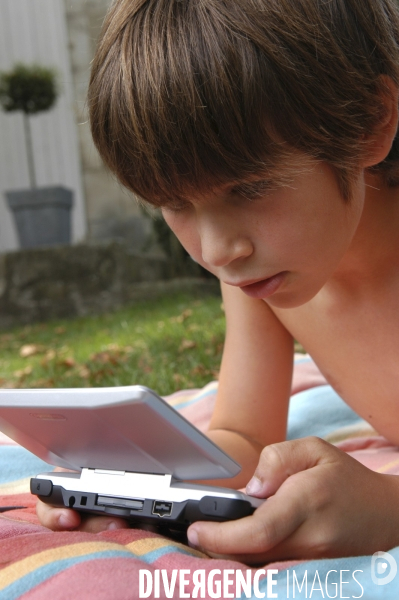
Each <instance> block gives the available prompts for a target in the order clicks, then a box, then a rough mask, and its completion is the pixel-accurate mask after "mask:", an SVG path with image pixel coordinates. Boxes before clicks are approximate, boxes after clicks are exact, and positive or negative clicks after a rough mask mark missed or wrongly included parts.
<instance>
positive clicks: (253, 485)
mask: <svg viewBox="0 0 399 600" xmlns="http://www.w3.org/2000/svg"><path fill="white" fill-rule="evenodd" d="M262 488H263V486H262V482H261V480H260V479H258V478H257V477H252V479H251V481H250V482H249V483H248V484H247V487H246V490H245V491H246V492H247V494H248V495H249V496H256V495H257V494H260V493H261V492H262Z"/></svg>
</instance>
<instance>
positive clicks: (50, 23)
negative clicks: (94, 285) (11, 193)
mask: <svg viewBox="0 0 399 600" xmlns="http://www.w3.org/2000/svg"><path fill="white" fill-rule="evenodd" d="M16 62H24V63H27V64H32V63H34V62H35V63H39V64H41V65H43V66H49V67H55V68H56V69H57V71H58V73H59V83H60V86H61V95H60V97H59V98H58V101H57V104H56V106H55V108H53V109H52V110H51V111H49V112H47V113H42V114H40V113H39V114H38V115H35V116H33V117H31V125H32V138H33V147H34V154H35V166H36V180H37V185H38V186H41V185H64V186H65V187H68V188H70V189H72V190H73V191H74V196H75V198H74V200H75V202H74V208H73V211H72V238H73V242H78V241H80V240H82V239H83V238H84V237H85V234H86V215H85V202H84V197H83V188H82V178H81V172H80V168H81V167H80V156H79V143H78V135H77V126H78V125H77V123H76V115H75V110H76V106H75V103H74V95H73V84H72V75H71V66H70V61H69V51H68V37H67V31H66V21H65V14H64V3H63V0H0V70H2V71H4V70H8V69H10V68H12V67H13V65H14V64H15V63H16ZM28 186H29V177H28V165H27V158H26V149H25V140H24V131H23V122H22V115H21V114H20V113H5V112H4V111H2V110H0V252H5V251H8V250H14V249H17V248H18V241H17V236H16V231H15V227H14V223H13V220H12V216H11V214H10V212H9V209H8V207H7V206H6V202H5V199H4V191H5V190H13V189H22V188H26V187H28Z"/></svg>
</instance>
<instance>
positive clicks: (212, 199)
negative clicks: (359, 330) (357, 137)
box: [163, 160, 364, 308]
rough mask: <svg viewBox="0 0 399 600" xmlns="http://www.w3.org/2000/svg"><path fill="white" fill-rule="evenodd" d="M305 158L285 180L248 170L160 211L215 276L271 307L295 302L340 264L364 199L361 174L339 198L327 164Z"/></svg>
mask: <svg viewBox="0 0 399 600" xmlns="http://www.w3.org/2000/svg"><path fill="white" fill-rule="evenodd" d="M307 164H308V165H309V166H308V168H306V170H305V171H304V172H303V173H302V174H299V175H296V176H295V177H294V178H293V179H292V184H290V186H289V187H288V186H285V187H279V188H277V187H274V188H273V184H272V183H271V185H270V184H269V183H268V182H265V180H264V178H263V179H262V177H259V178H253V181H251V182H241V183H240V184H237V183H234V184H232V185H231V186H226V187H224V188H223V189H219V190H216V191H214V192H212V193H210V194H207V195H206V196H201V197H195V198H191V199H190V201H189V202H187V203H186V204H184V205H182V206H181V208H180V207H179V209H178V210H171V209H166V208H165V209H163V215H164V217H165V220H166V222H167V223H168V225H169V226H170V227H171V229H172V230H173V231H174V233H175V234H176V236H177V237H178V238H179V240H180V242H181V243H182V245H183V246H184V247H185V248H186V250H187V252H188V253H189V254H190V255H191V256H192V257H193V258H194V259H195V260H196V261H197V262H198V263H199V264H201V265H202V266H203V267H205V268H206V269H208V270H209V271H210V272H211V273H213V274H214V275H216V276H217V277H218V278H219V279H220V280H221V281H224V282H225V283H227V284H230V285H234V286H238V287H240V288H242V290H243V291H244V292H245V293H247V294H248V295H250V296H252V297H255V298H267V299H268V302H269V303H270V304H271V305H273V306H276V307H280V308H289V307H291V308H292V307H295V306H299V305H301V304H303V303H305V302H307V301H309V300H310V299H311V298H312V297H313V296H315V295H316V294H317V292H318V291H319V290H320V289H321V288H322V287H323V285H324V284H325V283H326V282H327V280H328V279H329V278H330V277H331V275H332V274H333V273H334V272H335V271H336V270H337V268H338V267H339V266H340V263H341V260H342V258H343V256H344V255H345V254H346V252H347V250H348V248H349V247H350V245H351V242H352V240H353V237H354V234H355V232H356V229H357V227H358V224H359V221H360V217H361V214H362V209H363V203H364V183H363V177H361V176H359V178H358V181H357V182H356V183H355V184H354V187H353V197H352V199H351V200H350V202H349V203H345V202H344V200H343V199H342V197H341V195H340V191H339V188H338V183H337V180H336V178H335V176H334V173H333V171H332V169H331V168H330V167H329V166H328V165H326V164H325V163H320V162H316V161H312V162H310V164H309V160H308V161H307ZM255 182H256V183H255ZM268 187H269V191H268V189H267V188H268Z"/></svg>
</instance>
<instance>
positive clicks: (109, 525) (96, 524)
mask: <svg viewBox="0 0 399 600" xmlns="http://www.w3.org/2000/svg"><path fill="white" fill-rule="evenodd" d="M36 513H37V516H38V517H39V520H40V522H41V524H42V525H44V527H48V528H49V529H52V530H53V531H66V530H73V529H79V531H85V532H87V533H100V532H101V531H107V530H111V529H125V528H126V527H128V524H127V522H126V521H125V520H124V519H119V518H118V517H95V516H91V515H87V516H82V515H80V514H79V513H78V512H76V511H75V510H70V509H68V508H54V507H52V506H49V505H48V504H45V503H44V502H41V501H40V500H39V501H38V502H37V504H36Z"/></svg>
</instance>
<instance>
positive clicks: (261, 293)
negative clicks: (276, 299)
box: [239, 271, 287, 299]
mask: <svg viewBox="0 0 399 600" xmlns="http://www.w3.org/2000/svg"><path fill="white" fill-rule="evenodd" d="M286 274H287V272H286V271H281V273H276V275H273V276H272V277H268V278H267V279H261V280H260V281H256V282H255V283H250V284H248V285H243V286H239V287H240V289H241V290H242V291H243V292H244V294H247V296H250V297H251V298H258V299H264V298H268V297H269V296H271V295H272V294H274V292H276V291H277V289H278V288H279V287H280V285H281V284H282V283H283V279H284V277H285V276H286Z"/></svg>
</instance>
